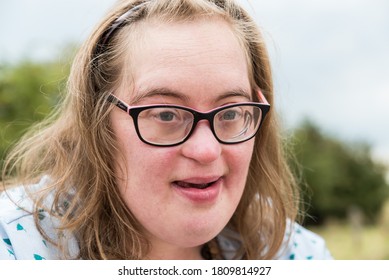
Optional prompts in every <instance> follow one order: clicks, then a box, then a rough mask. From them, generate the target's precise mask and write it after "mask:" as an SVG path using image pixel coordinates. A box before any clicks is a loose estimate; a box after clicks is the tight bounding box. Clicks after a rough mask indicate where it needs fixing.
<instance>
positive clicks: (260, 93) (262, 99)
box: [257, 89, 270, 105]
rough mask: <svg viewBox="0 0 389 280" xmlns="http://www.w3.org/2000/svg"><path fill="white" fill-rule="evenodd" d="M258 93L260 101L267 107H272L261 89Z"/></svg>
mask: <svg viewBox="0 0 389 280" xmlns="http://www.w3.org/2000/svg"><path fill="white" fill-rule="evenodd" d="M257 93H258V99H259V101H260V102H263V103H265V104H267V105H270V104H269V102H268V101H267V99H266V97H265V95H263V93H262V91H261V90H260V89H258V90H257Z"/></svg>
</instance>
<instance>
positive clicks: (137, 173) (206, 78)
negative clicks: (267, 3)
mask: <svg viewBox="0 0 389 280" xmlns="http://www.w3.org/2000/svg"><path fill="white" fill-rule="evenodd" d="M140 33H141V35H140V42H139V47H138V48H136V49H135V50H132V51H133V52H132V54H131V65H132V68H131V74H132V75H131V77H129V78H128V80H129V82H130V83H131V88H122V89H121V90H119V91H118V92H115V94H116V96H117V97H119V98H120V99H122V100H123V101H125V102H127V103H129V104H130V105H137V106H139V105H149V104H176V105H182V106H186V107H191V108H193V109H195V110H198V111H208V110H211V109H214V108H217V107H219V106H222V105H226V104H230V103H237V102H247V101H250V99H251V86H250V82H249V77H248V66H247V61H246V57H245V54H244V51H243V49H242V47H241V45H240V44H239V42H238V40H237V38H236V37H235V35H234V34H233V32H232V30H231V29H230V27H229V26H228V24H227V23H225V22H224V21H221V20H216V19H215V20H214V21H200V20H198V21H194V22H190V23H163V24H161V23H158V24H152V23H145V24H143V26H142V29H141V32H140ZM134 43H136V42H134ZM123 72H126V71H123ZM111 121H112V125H113V130H114V133H115V135H116V137H117V140H118V143H119V145H120V146H119V148H120V151H121V153H120V154H118V155H117V157H116V159H117V162H116V170H117V176H118V184H119V188H120V192H121V195H122V197H123V199H124V201H125V203H126V205H127V206H128V208H129V209H130V211H131V212H132V213H133V215H134V216H135V217H136V219H137V220H138V221H139V222H140V223H141V224H142V225H143V227H144V231H145V232H144V234H145V235H146V236H147V238H148V239H149V240H150V242H151V244H152V250H151V253H150V255H149V257H150V258H171V259H172V258H195V257H199V248H200V246H201V245H202V244H204V243H206V242H207V241H209V240H211V239H212V238H213V237H215V236H216V235H217V234H218V233H219V232H220V231H221V230H222V229H223V228H224V227H225V226H226V224H227V223H228V221H229V220H230V218H231V216H232V215H233V213H234V211H235V209H236V207H237V205H238V203H239V201H240V198H241V196H242V193H243V190H244V186H245V182H246V177H247V173H248V169H249V163H250V159H251V155H252V152H253V145H254V140H249V141H247V142H244V143H240V144H234V145H224V144H220V143H219V142H218V141H217V140H216V138H215V137H214V135H213V134H212V132H211V129H210V125H209V123H208V122H207V121H206V120H202V121H200V122H199V123H198V124H197V127H196V128H195V130H194V132H193V134H192V136H191V137H190V138H189V139H188V140H187V141H186V142H184V143H183V144H180V145H178V146H174V147H155V146H151V145H148V144H145V143H143V142H142V141H141V140H140V139H139V138H138V136H137V134H136V132H135V128H134V123H133V120H132V119H131V117H130V116H129V115H128V114H126V113H125V112H123V111H121V110H120V109H118V108H116V109H114V110H113V111H112V115H111ZM123 173H124V174H123ZM119 178H121V179H119Z"/></svg>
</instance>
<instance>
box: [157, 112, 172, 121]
mask: <svg viewBox="0 0 389 280" xmlns="http://www.w3.org/2000/svg"><path fill="white" fill-rule="evenodd" d="M175 117H176V115H175V114H174V113H173V112H169V111H165V112H160V113H158V114H157V115H155V118H157V119H159V120H161V121H163V122H170V121H172V120H174V118H175Z"/></svg>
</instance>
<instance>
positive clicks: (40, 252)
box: [0, 177, 332, 260]
mask: <svg viewBox="0 0 389 280" xmlns="http://www.w3.org/2000/svg"><path fill="white" fill-rule="evenodd" d="M47 180H48V178H47V177H44V178H42V180H41V182H40V183H39V184H37V185H34V186H32V188H33V189H35V188H40V187H42V186H43V185H45V184H46V183H47ZM32 209H33V203H32V201H31V199H29V198H27V195H26V193H25V190H24V188H23V187H18V188H14V189H11V190H9V191H7V194H6V193H4V192H3V193H1V194H0V260H1V259H3V260H14V259H16V260H34V259H35V260H49V259H54V260H57V259H61V256H60V252H59V250H58V249H57V248H56V247H55V246H54V245H52V244H51V243H49V242H48V241H47V240H45V239H44V238H43V236H42V235H41V234H40V233H39V231H38V229H37V227H36V225H35V222H34V218H33V215H32V214H31V213H29V212H27V211H31V210H32ZM26 210H27V211H26ZM39 219H40V222H41V224H42V226H43V228H44V230H45V232H46V233H47V234H48V235H49V236H50V238H52V239H53V240H56V231H55V228H56V226H58V222H57V221H56V220H55V219H53V218H52V217H51V216H50V215H49V214H48V213H47V212H44V211H43V210H42V212H41V213H39ZM229 234H231V233H229ZM290 235H291V236H290ZM288 237H290V238H288ZM218 242H219V245H220V247H221V248H222V251H226V252H231V253H225V254H224V257H225V258H226V259H229V258H232V256H233V255H234V253H233V252H234V251H235V250H236V248H237V247H238V246H239V244H238V243H236V242H235V243H234V242H232V241H231V240H230V239H227V238H224V237H223V235H220V236H218ZM69 247H70V251H71V252H72V253H73V254H75V253H76V252H77V251H78V246H77V242H76V241H75V240H74V239H71V240H70V241H69ZM276 259H281V260H315V259H316V260H323V259H332V256H331V254H330V252H329V250H328V249H327V247H326V244H325V242H324V240H323V239H322V238H321V237H320V236H318V235H317V234H315V233H313V232H311V231H309V230H307V229H305V228H303V227H302V226H300V225H298V224H296V223H295V224H294V226H293V231H292V232H287V233H286V234H285V244H284V246H283V248H282V249H281V250H280V252H279V254H278V256H277V258H276Z"/></svg>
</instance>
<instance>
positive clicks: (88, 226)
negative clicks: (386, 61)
mask: <svg viewBox="0 0 389 280" xmlns="http://www.w3.org/2000/svg"><path fill="white" fill-rule="evenodd" d="M273 100H274V98H273V87H272V78H271V73H270V65H269V61H268V57H267V53H266V49H265V46H264V42H263V38H262V37H261V35H260V33H259V31H258V29H257V27H256V26H255V24H254V22H253V20H252V19H251V18H250V17H249V16H248V14H247V13H246V12H245V11H244V10H243V9H242V8H241V7H239V6H238V5H237V4H236V3H234V1H230V0H225V1H216V0H214V1H212V0H196V1H193V0H192V1H189V0H173V1H167V0H150V1H147V0H146V1H134V0H126V1H121V2H120V3H118V4H117V5H116V6H115V7H114V9H113V10H112V11H111V12H110V13H109V14H108V15H107V16H106V17H105V19H104V20H103V21H102V22H101V23H100V25H98V26H97V28H96V29H95V31H94V32H93V34H92V35H91V37H90V38H89V39H88V40H87V41H86V42H85V44H84V45H83V46H82V48H81V49H80V51H79V53H78V55H77V56H76V58H75V60H74V64H73V67H72V70H71V74H70V77H69V82H68V94H67V96H66V98H65V100H64V102H63V104H62V107H61V108H60V110H58V113H57V114H56V115H55V116H54V117H53V118H52V119H53V120H52V121H50V123H49V124H47V125H46V126H45V127H44V128H41V129H39V130H38V131H37V132H35V133H34V134H32V135H29V136H27V137H26V138H24V140H22V141H21V142H20V143H19V145H18V146H17V147H16V148H15V150H14V152H13V153H11V155H10V158H9V161H8V163H7V165H6V168H5V170H4V172H3V178H9V180H8V182H7V183H6V188H7V191H6V192H5V193H3V194H2V198H1V206H0V211H1V212H0V213H1V214H0V216H1V217H2V218H1V226H0V237H2V239H3V244H1V245H0V256H1V257H2V258H16V259H23V258H27V259H29V258H36V259H69V258H77V259H219V258H222V259H273V258H280V259H285V258H287V259H288V258H289V259H293V258H308V259H310V258H322V259H323V258H328V257H330V256H329V253H328V251H327V249H326V248H325V245H324V242H323V240H322V239H321V238H320V237H318V236H316V235H314V234H313V233H311V232H309V231H307V230H305V229H303V228H302V227H300V226H299V225H297V224H296V223H295V222H294V221H295V220H296V218H297V216H298V212H299V210H298V205H299V200H298V198H299V192H298V188H297V186H296V183H295V180H294V178H293V176H292V174H291V173H290V170H289V169H288V166H287V164H286V161H285V157H284V155H283V152H282V149H281V143H280V136H279V133H278V128H277V123H276V116H275V110H274V106H272V104H273ZM269 104H271V105H269ZM11 183H13V184H11ZM11 185H24V186H27V187H25V188H21V187H14V188H12V187H10V186H11ZM14 203H15V204H16V206H15V204H14ZM26 235H27V236H29V238H28V239H27V238H26ZM27 240H28V241H27Z"/></svg>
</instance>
